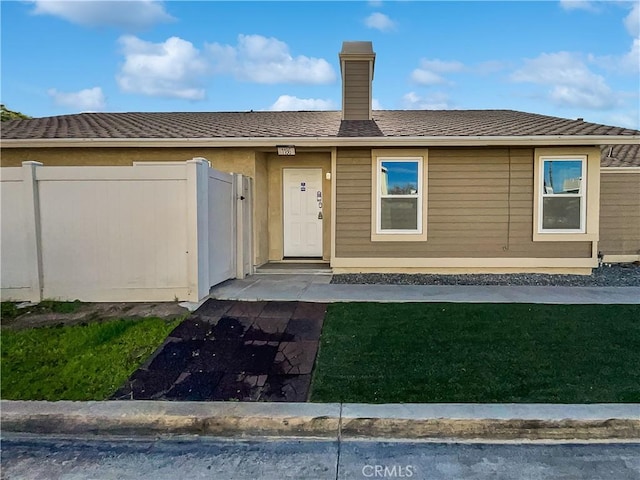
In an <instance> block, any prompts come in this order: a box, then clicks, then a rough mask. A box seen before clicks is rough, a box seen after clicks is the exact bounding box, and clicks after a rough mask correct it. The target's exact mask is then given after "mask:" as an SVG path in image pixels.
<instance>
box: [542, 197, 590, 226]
mask: <svg viewBox="0 0 640 480" xmlns="http://www.w3.org/2000/svg"><path fill="white" fill-rule="evenodd" d="M580 201H581V198H580V197H544V198H543V199H542V210H543V213H542V228H543V229H549V230H563V229H566V230H579V229H580Z"/></svg>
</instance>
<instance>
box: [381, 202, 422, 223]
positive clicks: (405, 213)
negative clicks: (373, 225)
mask: <svg viewBox="0 0 640 480" xmlns="http://www.w3.org/2000/svg"><path fill="white" fill-rule="evenodd" d="M380 200H381V209H380V227H381V228H382V230H417V229H418V199H417V198H382V199H380Z"/></svg>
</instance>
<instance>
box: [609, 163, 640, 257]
mask: <svg viewBox="0 0 640 480" xmlns="http://www.w3.org/2000/svg"><path fill="white" fill-rule="evenodd" d="M599 250H600V252H602V253H603V254H604V255H625V256H634V255H635V256H637V255H640V169H629V168H627V169H604V170H602V174H601V176H600V244H599Z"/></svg>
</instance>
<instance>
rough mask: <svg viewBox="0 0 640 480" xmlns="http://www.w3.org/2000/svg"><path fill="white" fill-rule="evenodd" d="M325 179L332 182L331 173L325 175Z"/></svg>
mask: <svg viewBox="0 0 640 480" xmlns="http://www.w3.org/2000/svg"><path fill="white" fill-rule="evenodd" d="M324 178H326V179H327V180H331V172H327V173H325V174H324Z"/></svg>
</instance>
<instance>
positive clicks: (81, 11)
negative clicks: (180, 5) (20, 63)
mask: <svg viewBox="0 0 640 480" xmlns="http://www.w3.org/2000/svg"><path fill="white" fill-rule="evenodd" d="M32 3H34V4H35V8H34V9H33V11H32V13H33V14H35V15H53V16H54V17H59V18H62V19H64V20H67V21H68V22H71V23H75V24H78V25H83V26H85V27H97V26H109V27H117V28H122V29H124V30H138V29H142V28H147V27H150V26H152V25H154V24H156V23H162V22H168V21H172V20H174V18H173V17H172V16H171V15H169V14H168V13H167V12H166V11H165V9H164V5H163V4H162V2H156V1H152V0H130V1H119V2H113V1H107V0H86V1H70V0H34V1H33V2H32Z"/></svg>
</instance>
